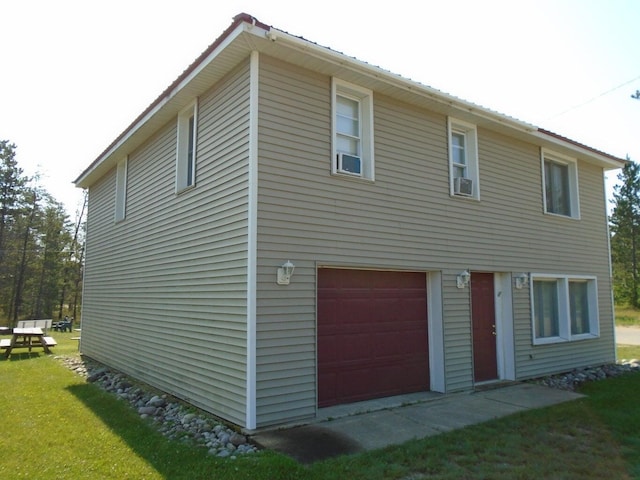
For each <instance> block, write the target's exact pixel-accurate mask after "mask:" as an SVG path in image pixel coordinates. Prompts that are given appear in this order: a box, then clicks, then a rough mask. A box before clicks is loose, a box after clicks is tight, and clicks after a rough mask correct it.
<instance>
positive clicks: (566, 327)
mask: <svg viewBox="0 0 640 480" xmlns="http://www.w3.org/2000/svg"><path fill="white" fill-rule="evenodd" d="M536 281H552V282H555V283H556V288H557V297H558V305H557V310H558V335H557V336H553V337H551V336H549V337H537V336H536V321H537V319H536V311H535V298H534V283H535V282H536ZM572 282H585V283H586V284H587V295H588V298H587V301H588V309H589V331H588V332H587V333H580V334H572V333H571V311H570V299H569V284H570V283H572ZM530 297H531V335H532V338H533V344H534V345H546V344H550V343H561V342H571V341H576V340H585V339H590V338H597V337H599V336H600V320H599V310H598V282H597V278H596V277H593V276H580V275H556V274H541V273H532V274H531V281H530Z"/></svg>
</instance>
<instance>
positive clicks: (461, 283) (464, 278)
mask: <svg viewBox="0 0 640 480" xmlns="http://www.w3.org/2000/svg"><path fill="white" fill-rule="evenodd" d="M469 281H471V274H470V273H469V270H465V271H464V272H462V273H459V274H458V276H457V277H456V286H457V287H458V288H464V287H466V286H467V285H469Z"/></svg>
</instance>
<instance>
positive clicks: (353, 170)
mask: <svg viewBox="0 0 640 480" xmlns="http://www.w3.org/2000/svg"><path fill="white" fill-rule="evenodd" d="M338 172H340V173H347V174H349V175H357V176H361V175H362V160H361V159H360V157H356V156H355V155H349V154H348V153H338Z"/></svg>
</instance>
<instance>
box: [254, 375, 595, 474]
mask: <svg viewBox="0 0 640 480" xmlns="http://www.w3.org/2000/svg"><path fill="white" fill-rule="evenodd" d="M427 393H428V392H427ZM581 397H582V395H580V394H577V393H574V392H568V391H564V390H557V389H552V388H548V387H544V386H541V385H535V384H527V383H518V384H511V385H509V386H505V387H501V388H495V389H491V390H485V391H480V392H478V391H476V392H471V393H459V394H450V395H441V394H440V395H438V394H433V393H429V394H428V395H427V397H425V400H424V401H418V402H417V403H413V404H410V405H404V406H397V407H395V408H388V407H384V408H382V409H378V410H374V411H369V412H367V413H359V414H355V415H345V416H342V417H340V418H332V419H331V420H323V421H318V422H316V423H313V424H311V425H305V426H299V427H293V428H284V429H279V430H271V431H263V432H258V433H256V434H255V435H253V436H252V440H253V441H254V442H256V443H257V444H258V445H260V446H262V447H264V448H267V449H271V450H276V451H279V452H282V453H284V454H286V455H289V456H291V457H293V458H294V459H296V460H298V461H299V462H302V463H312V462H315V461H318V460H322V459H325V458H329V457H333V456H337V455H343V454H351V453H357V452H361V451H365V450H375V449H378V448H384V447H386V446H389V445H397V444H401V443H404V442H407V441H409V440H413V439H420V438H424V437H428V436H432V435H438V434H440V433H443V432H448V431H450V430H454V429H458V428H463V427H466V426H469V425H474V424H477V423H482V422H486V421H488V420H493V419H495V418H500V417H504V416H506V415H511V414H513V413H517V412H521V411H524V410H529V409H533V408H542V407H547V406H550V405H555V404H558V403H562V402H567V401H571V400H576V399H578V398H581ZM396 398H401V397H396ZM363 403H366V402H363ZM377 404H378V405H382V404H383V402H377ZM355 408H358V409H359V410H360V411H362V404H361V405H360V406H359V407H358V406H357V405H356V407H355ZM326 410H331V409H322V410H321V411H320V415H321V416H322V417H324V418H328V417H330V415H327V412H326ZM336 411H337V410H336ZM328 413H330V412H328Z"/></svg>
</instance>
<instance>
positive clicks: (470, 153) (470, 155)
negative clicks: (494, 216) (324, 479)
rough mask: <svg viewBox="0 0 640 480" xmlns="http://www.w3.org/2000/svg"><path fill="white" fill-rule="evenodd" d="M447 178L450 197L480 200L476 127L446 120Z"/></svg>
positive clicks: (459, 121)
mask: <svg viewBox="0 0 640 480" xmlns="http://www.w3.org/2000/svg"><path fill="white" fill-rule="evenodd" d="M448 130H449V176H450V191H451V195H452V196H457V197H466V198H473V199H476V200H479V199H480V185H479V175H478V171H479V169H478V133H477V130H476V126H475V125H472V124H470V123H467V122H463V121H461V120H456V119H454V118H449V119H448Z"/></svg>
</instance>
